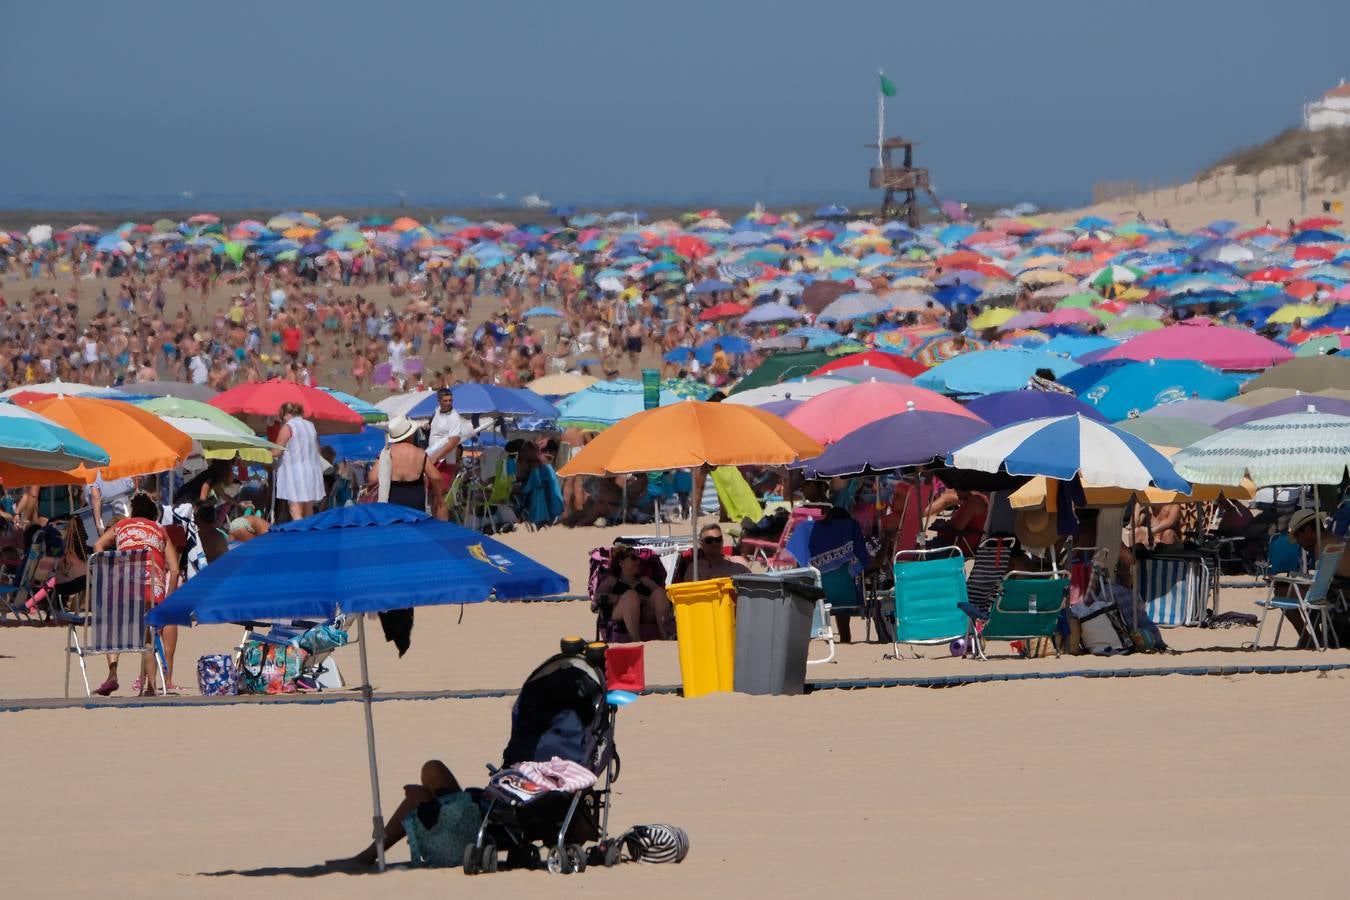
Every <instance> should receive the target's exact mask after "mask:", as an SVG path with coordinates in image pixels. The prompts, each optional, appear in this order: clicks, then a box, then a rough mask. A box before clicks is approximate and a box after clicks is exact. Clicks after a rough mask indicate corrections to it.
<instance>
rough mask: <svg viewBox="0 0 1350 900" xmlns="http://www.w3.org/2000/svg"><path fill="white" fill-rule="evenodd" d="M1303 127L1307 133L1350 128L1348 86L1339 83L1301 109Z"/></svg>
mask: <svg viewBox="0 0 1350 900" xmlns="http://www.w3.org/2000/svg"><path fill="white" fill-rule="evenodd" d="M1303 125H1304V127H1306V128H1307V129H1308V130H1309V131H1321V130H1322V129H1324V128H1350V84H1346V83H1345V79H1344V78H1342V79H1341V83H1340V84H1338V85H1336V86H1335V87H1334V88H1332V89H1331V90H1329V91H1327V92H1326V93H1325V94H1323V95H1322V99H1321V100H1316V101H1314V102H1312V103H1309V104H1307V105H1306V106H1304V107H1303Z"/></svg>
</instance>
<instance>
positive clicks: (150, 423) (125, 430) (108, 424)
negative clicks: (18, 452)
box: [0, 396, 192, 488]
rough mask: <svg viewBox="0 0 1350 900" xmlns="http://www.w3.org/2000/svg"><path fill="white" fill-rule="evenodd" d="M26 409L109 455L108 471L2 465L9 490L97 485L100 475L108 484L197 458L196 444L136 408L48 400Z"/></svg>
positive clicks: (81, 399) (111, 403)
mask: <svg viewBox="0 0 1350 900" xmlns="http://www.w3.org/2000/svg"><path fill="white" fill-rule="evenodd" d="M27 406H28V408H29V409H31V410H32V411H33V412H35V413H38V414H40V415H43V416H45V417H47V418H48V419H51V420H52V421H53V422H56V423H57V424H59V425H62V426H64V427H65V428H69V429H70V430H71V431H73V432H75V433H76V434H78V435H79V436H80V437H82V438H85V439H86V440H90V441H93V442H94V443H96V444H98V445H99V446H100V447H102V448H103V449H105V450H107V451H108V460H109V461H108V465H106V466H103V467H102V468H97V469H91V468H87V467H85V466H79V467H78V468H75V469H71V470H70V471H69V472H54V471H47V470H44V469H30V468H27V467H24V466H12V465H3V464H0V481H3V482H4V484H5V486H6V487H11V488H12V487H27V486H30V485H54V484H93V483H94V481H95V479H96V478H97V477H98V476H99V475H102V476H103V477H104V478H109V479H111V478H128V477H130V476H133V475H148V474H150V473H152V472H163V471H166V470H168V469H172V468H173V467H174V466H176V465H178V464H179V463H181V462H182V461H183V460H184V459H187V457H188V455H189V454H190V453H192V438H190V437H188V436H187V435H186V434H184V433H183V432H181V431H179V430H178V429H177V428H174V427H173V426H172V425H170V424H168V423H167V422H165V421H164V420H163V419H161V418H160V417H159V416H157V415H155V414H154V413H150V412H146V411H145V410H143V409H141V408H140V407H139V406H135V405H134V404H131V403H124V402H122V401H120V400H95V399H92V398H88V397H67V396H56V397H50V396H48V397H44V398H43V399H41V400H34V401H32V402H31V403H28V404H27Z"/></svg>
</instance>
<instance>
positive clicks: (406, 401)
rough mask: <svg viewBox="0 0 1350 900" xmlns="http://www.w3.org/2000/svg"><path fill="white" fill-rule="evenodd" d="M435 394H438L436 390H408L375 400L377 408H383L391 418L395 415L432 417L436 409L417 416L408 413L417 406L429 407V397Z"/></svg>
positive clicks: (420, 407)
mask: <svg viewBox="0 0 1350 900" xmlns="http://www.w3.org/2000/svg"><path fill="white" fill-rule="evenodd" d="M435 396H436V392H435V391H407V392H406V393H402V394H391V395H390V396H388V397H384V398H382V399H380V400H377V401H376V402H375V408H376V409H379V410H383V411H384V413H385V415H387V416H389V418H391V419H392V418H394V417H395V416H404V417H406V418H409V419H411V418H424V419H429V418H431V416H433V415H435V411H434V409H433V411H432V412H428V413H426V414H425V415H422V416H417V417H414V416H410V415H408V413H410V412H411V411H412V410H413V409H415V408H419V409H428V408H429V407H428V406H427V404H426V400H427V398H429V397H435Z"/></svg>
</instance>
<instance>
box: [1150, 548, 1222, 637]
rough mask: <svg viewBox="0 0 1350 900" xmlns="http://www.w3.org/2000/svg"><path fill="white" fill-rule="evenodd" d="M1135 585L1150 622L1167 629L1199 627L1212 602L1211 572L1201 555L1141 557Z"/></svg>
mask: <svg viewBox="0 0 1350 900" xmlns="http://www.w3.org/2000/svg"><path fill="white" fill-rule="evenodd" d="M1138 566H1139V568H1138V571H1137V572H1136V574H1135V584H1136V585H1138V590H1139V596H1140V599H1141V600H1143V602H1144V605H1145V608H1146V609H1147V610H1148V615H1149V618H1150V619H1152V620H1153V621H1154V622H1155V623H1157V624H1158V625H1159V626H1160V627H1163V628H1175V627H1177V626H1181V625H1199V624H1200V623H1201V622H1202V621H1203V620H1204V616H1205V606H1206V603H1207V602H1208V601H1209V599H1210V593H1211V587H1210V572H1209V570H1208V569H1207V568H1206V566H1205V565H1204V564H1203V561H1202V560H1201V559H1200V558H1199V556H1198V555H1182V554H1175V555H1171V554H1155V555H1152V556H1143V555H1141V556H1140V557H1139V560H1138Z"/></svg>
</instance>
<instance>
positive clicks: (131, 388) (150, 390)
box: [125, 381, 220, 403]
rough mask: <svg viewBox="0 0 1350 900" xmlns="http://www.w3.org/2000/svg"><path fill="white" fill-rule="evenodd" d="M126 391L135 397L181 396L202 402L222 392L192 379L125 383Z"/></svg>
mask: <svg viewBox="0 0 1350 900" xmlns="http://www.w3.org/2000/svg"><path fill="white" fill-rule="evenodd" d="M125 391H126V393H128V394H129V395H131V396H133V397H179V398H182V399H184V400H197V401H200V402H202V403H205V402H206V401H208V400H210V399H211V398H212V397H214V396H216V394H218V393H220V392H219V391H217V390H216V389H215V388H210V387H207V386H206V385H204V384H193V383H192V382H190V381H137V382H133V383H131V384H128V385H125Z"/></svg>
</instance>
